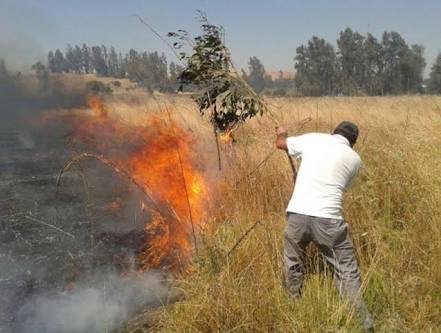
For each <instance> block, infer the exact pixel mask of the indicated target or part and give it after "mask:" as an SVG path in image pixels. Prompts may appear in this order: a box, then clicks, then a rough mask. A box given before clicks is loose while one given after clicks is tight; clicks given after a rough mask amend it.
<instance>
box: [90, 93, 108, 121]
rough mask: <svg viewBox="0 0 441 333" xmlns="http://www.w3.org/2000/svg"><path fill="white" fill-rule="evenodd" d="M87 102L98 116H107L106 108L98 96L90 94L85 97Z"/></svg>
mask: <svg viewBox="0 0 441 333" xmlns="http://www.w3.org/2000/svg"><path fill="white" fill-rule="evenodd" d="M87 104H88V105H89V107H90V108H91V109H92V110H93V111H94V112H95V114H96V116H97V117H99V118H105V117H107V115H108V113H107V109H106V107H105V106H104V103H103V101H102V100H101V98H99V97H98V96H95V95H92V96H89V97H88V98H87Z"/></svg>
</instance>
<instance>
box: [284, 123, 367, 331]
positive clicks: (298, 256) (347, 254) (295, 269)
mask: <svg viewBox="0 0 441 333" xmlns="http://www.w3.org/2000/svg"><path fill="white" fill-rule="evenodd" d="M276 134H277V140H276V146H277V148H278V149H282V150H285V151H287V152H288V154H289V155H290V156H292V157H294V158H301V159H302V161H301V164H300V169H299V171H298V175H297V179H296V184H295V188H294V192H293V194H292V197H291V200H290V202H289V204H288V208H287V210H286V211H287V217H288V221H287V225H286V228H285V232H284V239H285V253H284V254H285V267H286V283H287V288H288V291H289V293H290V294H291V295H292V297H294V298H297V297H300V294H301V289H302V284H303V274H304V262H303V261H304V255H305V250H306V247H307V245H308V244H309V243H310V242H313V243H315V244H316V245H317V246H318V248H319V250H320V252H321V253H322V254H323V256H324V258H325V259H326V261H327V263H328V264H329V265H330V266H331V268H332V269H333V271H334V274H335V276H336V283H337V288H338V290H339V292H340V295H341V296H343V297H347V298H348V299H349V301H350V302H351V303H352V304H354V305H356V306H357V307H358V309H359V311H360V316H361V319H362V323H363V327H364V328H365V330H366V331H367V332H373V322H372V319H371V316H370V314H369V312H368V311H367V309H366V305H365V304H364V301H363V298H362V295H361V290H360V286H361V281H360V273H359V270H358V265H357V259H356V258H355V255H354V249H353V246H352V241H351V239H350V236H349V234H348V227H347V223H346V222H345V220H344V218H343V209H342V202H343V192H344V191H345V190H346V189H347V188H348V187H349V185H350V183H351V181H352V179H353V178H354V177H355V176H356V175H357V174H358V170H359V168H360V163H361V160H360V157H359V155H358V154H357V153H356V152H355V151H354V150H353V149H352V147H353V146H354V144H355V142H356V141H357V138H358V127H357V126H356V125H355V124H353V123H351V122H347V121H344V122H342V123H340V124H339V125H338V126H337V127H336V128H335V130H334V133H333V134H332V135H331V134H325V133H309V134H304V135H300V136H296V137H288V135H287V132H286V130H285V129H283V128H277V129H276Z"/></svg>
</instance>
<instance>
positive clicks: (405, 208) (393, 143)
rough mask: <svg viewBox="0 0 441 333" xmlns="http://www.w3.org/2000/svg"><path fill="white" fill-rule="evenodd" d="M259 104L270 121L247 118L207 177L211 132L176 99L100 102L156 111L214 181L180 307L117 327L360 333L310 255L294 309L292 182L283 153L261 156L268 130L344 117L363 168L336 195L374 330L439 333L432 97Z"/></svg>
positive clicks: (440, 106)
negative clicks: (191, 145)
mask: <svg viewBox="0 0 441 333" xmlns="http://www.w3.org/2000/svg"><path fill="white" fill-rule="evenodd" d="M145 100H147V101H148V102H145ZM267 102H268V103H269V104H270V108H271V114H267V115H266V116H264V117H263V118H256V119H253V120H252V121H250V122H248V123H247V124H246V125H244V126H243V127H242V128H240V129H239V130H238V132H237V133H236V137H235V138H236V140H237V142H236V143H235V144H233V145H232V146H228V147H222V151H221V153H222V162H223V169H222V171H218V170H217V165H216V159H217V157H216V150H215V146H214V143H213V142H214V140H213V136H212V132H211V129H210V127H209V125H208V124H207V122H206V121H205V120H204V119H202V118H201V117H200V116H199V115H198V113H197V110H196V108H195V106H194V105H193V104H192V102H191V101H190V100H189V99H188V98H187V97H179V96H178V97H170V98H165V97H163V96H159V97H156V98H154V99H152V98H149V99H144V98H143V97H142V96H137V97H133V96H132V97H130V96H126V97H125V98H123V96H118V97H110V98H109V99H108V100H107V104H108V105H109V108H110V109H111V110H112V112H114V115H115V116H118V117H121V118H123V119H124V120H125V121H128V122H134V123H140V122H142V121H143V117H145V116H146V114H148V113H150V112H157V110H158V109H160V110H166V109H168V110H169V111H170V113H171V115H172V117H174V119H176V120H177V121H179V122H180V123H181V124H182V126H184V127H185V128H186V129H188V130H190V131H192V132H193V133H194V135H195V137H196V138H197V142H196V143H195V147H197V149H198V151H199V152H200V154H201V159H202V160H203V161H204V163H203V164H204V168H205V171H206V175H207V177H210V178H211V179H212V180H213V181H212V182H213V183H214V184H216V186H213V189H212V191H211V194H210V197H209V198H207V199H208V200H209V201H210V205H208V206H210V209H209V211H208V213H207V217H206V223H205V228H204V230H202V231H201V232H200V234H199V240H198V247H197V248H198V251H197V253H195V256H194V260H193V265H192V267H191V269H189V270H187V271H186V272H185V273H183V274H181V275H180V276H179V277H178V281H177V284H178V287H179V288H180V289H181V290H182V292H183V294H184V298H183V300H182V301H180V302H177V303H175V304H174V305H172V306H168V307H164V308H162V309H160V310H158V311H157V313H156V314H155V316H156V317H157V319H158V320H157V322H156V324H155V325H154V327H150V328H146V327H144V326H143V324H142V323H143V318H144V319H147V318H150V314H149V315H147V314H146V315H140V316H139V317H137V318H135V319H134V321H133V322H132V323H129V327H131V328H130V330H129V331H131V332H144V331H158V332H359V331H361V328H360V327H359V324H358V320H357V318H356V316H357V314H356V313H355V312H354V311H353V309H351V308H350V307H349V306H348V304H346V303H345V302H344V301H342V300H340V299H339V297H338V295H337V292H336V290H335V288H334V286H333V283H332V275H331V274H330V272H329V271H328V270H327V269H326V268H325V267H324V265H323V264H322V262H321V260H320V257H319V255H318V254H317V251H316V250H315V249H314V248H310V249H309V252H310V260H309V261H308V265H307V266H308V273H307V280H306V285H305V289H304V295H303V297H302V299H301V300H300V301H297V302H294V301H292V300H291V299H290V298H289V297H288V295H287V293H286V292H285V290H284V287H283V283H282V281H283V251H282V249H283V242H282V232H283V228H284V224H285V214H284V209H285V205H286V203H287V201H288V199H289V197H290V193H291V190H292V186H293V183H292V176H291V171H290V169H289V165H288V162H287V160H286V156H285V155H284V154H283V153H282V152H274V153H273V154H270V153H271V152H272V151H274V143H273V141H274V126H275V125H276V124H280V125H284V126H285V127H287V128H288V130H289V132H290V133H291V134H293V135H294V134H300V133H304V132H308V131H323V132H329V131H330V130H331V129H333V128H334V127H335V125H336V124H337V123H338V122H340V121H341V120H351V121H354V122H356V123H357V124H359V126H360V130H361V136H360V138H359V141H358V143H357V145H356V147H355V149H356V150H357V151H358V152H359V154H360V155H361V157H362V160H363V167H362V170H361V173H360V175H359V177H358V179H357V181H356V182H355V184H353V186H352V188H351V190H350V191H349V192H348V193H347V194H346V200H345V214H346V218H347V220H348V222H349V225H350V229H351V234H352V238H353V241H354V243H355V248H356V252H357V256H358V259H359V263H360V266H361V270H362V277H363V281H364V286H363V287H364V295H365V298H366V301H367V304H368V307H369V309H370V310H371V312H372V313H373V315H374V317H375V323H376V330H377V332H441V319H440V318H441V265H440V262H441V97H433V96H432V97H430V96H401V97H358V98H355V97H354V98H349V97H339V98H296V99H270V100H267ZM268 154H270V156H269V157H268V158H267V160H266V162H265V163H262V164H260V162H261V161H262V160H264V159H265V157H267V156H268ZM250 173H251V174H250ZM256 221H260V223H259V224H257V225H256V227H255V228H254V229H252V231H251V232H250V233H249V234H248V235H247V236H246V237H245V238H243V239H242V240H241V241H240V242H239V243H237V242H238V240H239V238H240V237H241V235H243V234H244V233H245V232H246V230H247V229H248V228H250V226H252V225H253V224H254V223H255V222H256ZM235 245H237V247H235V248H234V250H233V251H231V249H232V248H233V247H234V246H235Z"/></svg>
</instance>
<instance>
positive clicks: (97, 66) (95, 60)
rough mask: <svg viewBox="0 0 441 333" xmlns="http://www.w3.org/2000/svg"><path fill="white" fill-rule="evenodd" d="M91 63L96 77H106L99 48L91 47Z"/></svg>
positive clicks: (106, 69)
mask: <svg viewBox="0 0 441 333" xmlns="http://www.w3.org/2000/svg"><path fill="white" fill-rule="evenodd" d="M91 63H92V67H93V68H94V70H95V72H96V74H97V75H101V76H107V71H108V68H107V64H106V60H105V58H104V55H103V50H102V48H101V47H99V46H92V48H91Z"/></svg>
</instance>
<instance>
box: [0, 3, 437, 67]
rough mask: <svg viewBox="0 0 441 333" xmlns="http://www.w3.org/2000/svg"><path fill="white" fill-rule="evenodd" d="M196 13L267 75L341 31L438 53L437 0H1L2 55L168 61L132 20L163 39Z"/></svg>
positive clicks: (238, 56) (188, 24)
mask: <svg viewBox="0 0 441 333" xmlns="http://www.w3.org/2000/svg"><path fill="white" fill-rule="evenodd" d="M197 9H201V10H203V11H205V12H206V13H207V15H208V18H209V20H210V21H211V22H212V23H215V24H219V25H222V26H224V28H225V30H226V42H227V45H228V46H229V47H230V49H231V51H232V53H233V58H234V60H235V62H236V63H237V64H238V66H240V67H246V64H247V61H248V58H249V57H250V56H257V57H258V58H260V59H261V60H262V62H263V64H264V65H265V67H266V69H267V70H269V71H273V70H279V69H282V70H290V71H293V58H294V55H295V50H296V47H298V46H300V45H301V44H303V43H305V42H306V41H307V40H308V39H310V38H311V37H312V36H313V35H317V36H320V37H323V38H325V39H327V40H328V41H330V42H331V43H332V44H334V45H335V40H336V39H337V37H338V33H339V32H340V31H341V30H343V29H344V28H345V27H350V28H352V29H353V30H356V31H358V32H360V33H363V34H365V33H366V32H368V31H369V32H371V33H372V34H374V35H375V36H376V37H377V38H379V39H380V38H381V34H382V32H383V31H384V30H395V31H398V32H399V33H400V34H401V35H402V36H403V37H404V38H405V40H406V41H407V42H408V43H409V44H414V43H418V44H422V45H423V46H424V47H425V50H426V51H425V56H426V59H427V62H428V68H430V66H431V65H432V63H433V60H434V58H435V57H436V55H437V53H438V52H440V51H441V1H440V0H419V1H416V0H412V1H410V0H369V1H368V0H363V1H362V0H327V1H325V0H303V1H300V0H291V1H288V0H272V1H269V0H268V1H263V0H254V1H252V0H236V1H233V0H223V1H222V0H218V1H208V0H187V1H186V0H180V1H179V0H160V1H153V0H125V1H122V0H119V1H117V0H87V1H86V0H75V1H74V0H0V56H3V57H5V58H6V59H7V61H8V63H10V64H11V63H14V64H26V65H29V64H31V63H33V62H35V60H37V59H45V55H46V54H47V51H48V50H50V49H55V48H61V49H64V48H65V46H66V44H67V43H70V44H82V43H87V44H90V45H92V44H105V45H113V46H115V47H116V48H117V49H118V50H121V51H123V52H125V51H127V50H128V49H130V48H134V49H137V50H147V51H154V50H158V51H164V52H165V53H166V54H167V56H168V57H169V60H171V59H172V55H171V52H170V51H169V50H168V49H167V47H166V46H165V45H164V44H163V43H162V42H161V41H159V40H158V39H157V38H156V37H155V36H154V35H153V34H152V33H151V32H150V31H148V30H147V29H146V28H145V27H144V26H142V25H141V24H140V23H139V22H138V21H137V20H136V19H135V18H134V17H132V16H131V15H132V14H138V15H140V16H142V17H143V18H144V19H145V20H146V21H148V22H149V23H150V24H151V25H152V26H154V27H155V28H156V29H157V30H158V31H159V32H160V33H162V34H163V35H165V34H166V33H167V32H169V31H175V30H177V29H180V28H184V29H187V30H189V31H191V32H197V29H198V24H197V21H196V20H195V17H196V10H197ZM426 72H427V71H426Z"/></svg>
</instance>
